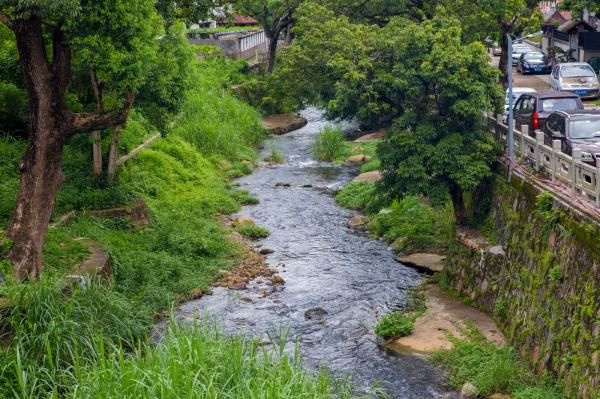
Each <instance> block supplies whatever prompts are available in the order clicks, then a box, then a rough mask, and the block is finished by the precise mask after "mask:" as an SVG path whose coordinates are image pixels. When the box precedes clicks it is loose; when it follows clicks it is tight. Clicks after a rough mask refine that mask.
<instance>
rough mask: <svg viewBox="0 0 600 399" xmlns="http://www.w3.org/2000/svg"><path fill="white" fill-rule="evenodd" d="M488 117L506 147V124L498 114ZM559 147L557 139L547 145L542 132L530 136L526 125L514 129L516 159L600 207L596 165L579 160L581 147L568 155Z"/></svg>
mask: <svg viewBox="0 0 600 399" xmlns="http://www.w3.org/2000/svg"><path fill="white" fill-rule="evenodd" d="M488 120H489V121H490V122H491V123H492V124H493V125H494V126H495V133H496V138H497V139H498V140H501V141H502V142H503V143H504V145H505V147H507V143H508V126H507V125H506V124H504V122H503V116H502V114H499V115H497V116H496V118H494V117H493V116H488ZM561 146H562V143H561V141H560V140H553V141H552V145H551V146H550V145H547V144H546V143H545V142H544V133H543V132H540V131H537V132H535V137H532V136H530V135H529V126H527V125H523V126H521V130H518V129H517V128H515V129H514V150H515V151H514V153H515V156H516V157H517V161H520V162H521V163H524V164H529V165H531V166H532V167H533V169H534V170H535V171H536V172H538V173H541V174H543V175H546V176H547V177H548V178H549V179H550V182H551V183H562V184H563V185H564V186H566V187H568V188H570V190H571V194H572V195H576V196H582V197H584V198H585V199H586V200H587V201H590V202H592V203H593V204H594V205H595V206H596V207H597V208H600V168H599V167H596V166H594V165H590V164H589V163H585V162H582V157H581V150H578V149H573V154H572V155H568V154H565V153H564V152H563V151H562V148H561ZM506 149H507V148H506ZM592 156H593V155H592ZM598 162H600V160H598Z"/></svg>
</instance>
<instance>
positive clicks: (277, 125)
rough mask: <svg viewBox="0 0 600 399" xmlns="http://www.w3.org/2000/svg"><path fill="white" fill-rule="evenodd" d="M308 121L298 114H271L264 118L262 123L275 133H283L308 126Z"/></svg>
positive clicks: (270, 132)
mask: <svg viewBox="0 0 600 399" xmlns="http://www.w3.org/2000/svg"><path fill="white" fill-rule="evenodd" d="M307 123H308V121H307V120H306V119H305V118H303V117H301V116H299V115H296V114H281V115H270V116H267V117H265V118H263V121H262V125H263V127H264V128H265V129H266V130H267V132H269V134H273V135H281V134H285V133H288V132H291V131H293V130H298V129H300V128H303V127H304V126H306V124H307Z"/></svg>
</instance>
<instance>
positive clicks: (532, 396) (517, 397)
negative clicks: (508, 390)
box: [512, 387, 564, 399]
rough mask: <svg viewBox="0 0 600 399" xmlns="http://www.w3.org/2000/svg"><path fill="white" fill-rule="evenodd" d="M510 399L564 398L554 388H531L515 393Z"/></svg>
mask: <svg viewBox="0 0 600 399" xmlns="http://www.w3.org/2000/svg"><path fill="white" fill-rule="evenodd" d="M512 399H564V396H563V395H562V394H561V393H560V391H559V390H558V389H556V388H552V387H533V388H524V389H521V390H518V391H516V392H515V393H514V394H513V395H512Z"/></svg>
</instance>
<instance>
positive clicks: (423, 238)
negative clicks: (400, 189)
mask: <svg viewBox="0 0 600 399" xmlns="http://www.w3.org/2000/svg"><path fill="white" fill-rule="evenodd" d="M453 222H454V221H453V218H452V213H451V210H450V209H449V207H448V206H447V207H446V208H442V209H434V208H432V207H431V206H429V205H427V204H425V202H424V200H423V199H422V198H419V197H414V196H410V197H405V198H403V199H402V200H396V201H394V202H392V204H391V205H390V207H389V209H384V210H382V211H380V212H379V214H377V215H375V218H374V220H373V222H371V223H370V224H369V228H370V229H371V231H372V232H373V233H374V234H376V235H378V236H383V237H385V238H386V239H387V240H388V241H389V242H395V241H396V242H397V243H398V244H399V241H402V245H397V246H396V248H395V250H396V251H398V252H420V251H433V252H437V251H444V250H445V249H446V248H447V246H448V242H449V239H450V235H451V232H452V230H453V226H454V223H453ZM397 240H398V241H397Z"/></svg>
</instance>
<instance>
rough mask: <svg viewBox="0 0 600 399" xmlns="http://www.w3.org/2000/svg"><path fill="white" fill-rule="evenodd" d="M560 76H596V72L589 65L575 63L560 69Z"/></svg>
mask: <svg viewBox="0 0 600 399" xmlns="http://www.w3.org/2000/svg"><path fill="white" fill-rule="evenodd" d="M560 76H561V77H563V78H575V77H580V76H581V77H594V76H596V73H595V72H594V70H593V69H592V67H590V66H588V65H573V66H568V67H564V68H562V69H561V70H560Z"/></svg>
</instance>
